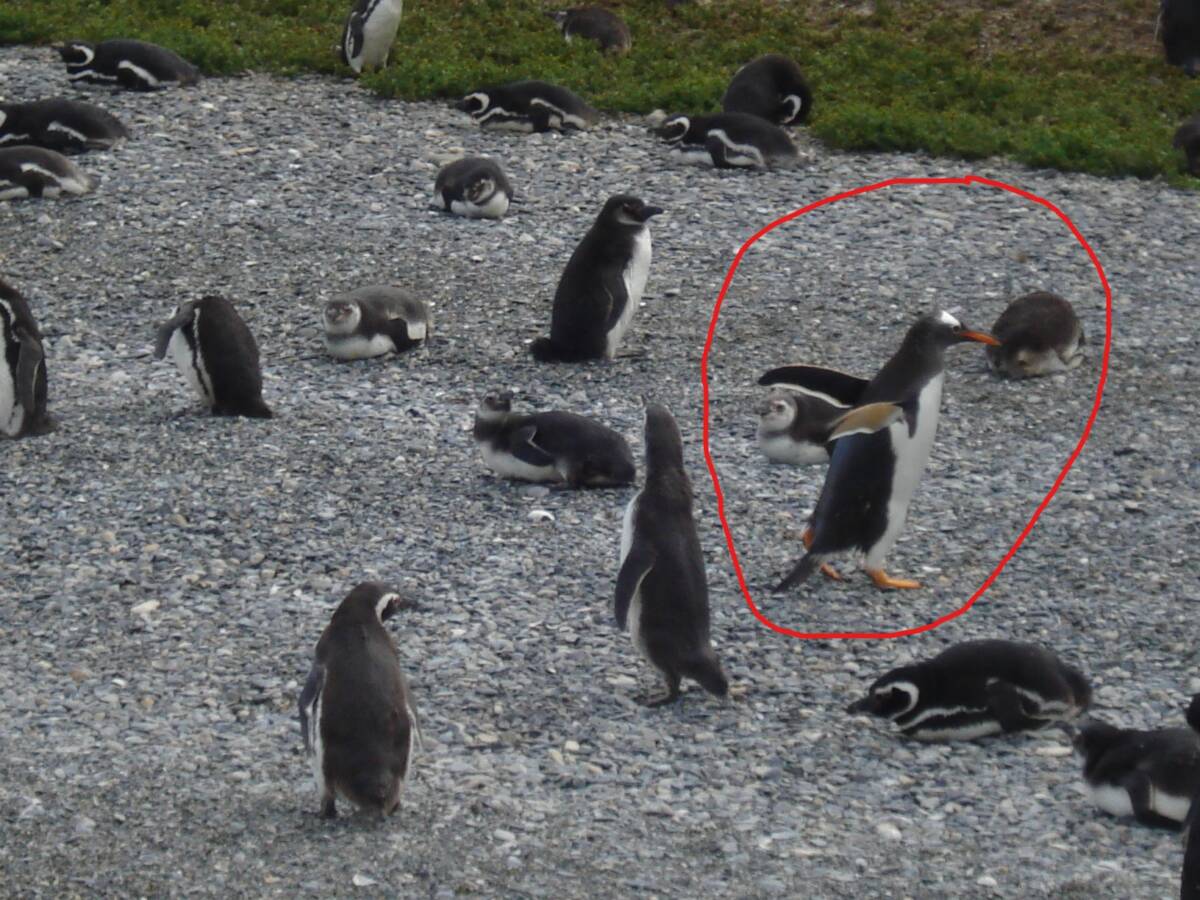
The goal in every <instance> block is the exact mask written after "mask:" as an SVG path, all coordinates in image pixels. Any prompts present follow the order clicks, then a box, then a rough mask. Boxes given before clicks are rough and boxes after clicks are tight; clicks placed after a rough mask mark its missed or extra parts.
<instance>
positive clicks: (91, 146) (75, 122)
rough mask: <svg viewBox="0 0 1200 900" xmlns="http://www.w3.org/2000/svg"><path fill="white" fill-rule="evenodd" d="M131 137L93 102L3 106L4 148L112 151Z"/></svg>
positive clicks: (1, 132)
mask: <svg viewBox="0 0 1200 900" xmlns="http://www.w3.org/2000/svg"><path fill="white" fill-rule="evenodd" d="M127 137H129V130H128V129H127V128H126V127H125V126H124V125H122V124H121V120H120V119H118V118H117V117H116V116H114V115H112V114H111V113H108V112H105V111H104V110H102V109H101V108H100V107H98V106H93V105H92V104H91V103H81V102H79V101H78V100H65V99H63V98H61V97H58V98H55V99H53V100H35V101H33V102H32V103H0V147H3V146H6V145H13V144H32V145H34V146H37V147H45V148H46V149H47V150H57V151H58V152H59V153H72V152H81V151H84V150H111V149H112V148H113V147H115V146H116V145H117V144H119V143H121V142H122V141H123V140H125V139H126V138H127Z"/></svg>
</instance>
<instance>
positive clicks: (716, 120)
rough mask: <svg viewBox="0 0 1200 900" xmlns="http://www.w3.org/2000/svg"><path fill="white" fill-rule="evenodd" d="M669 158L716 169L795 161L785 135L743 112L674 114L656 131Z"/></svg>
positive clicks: (786, 163)
mask: <svg viewBox="0 0 1200 900" xmlns="http://www.w3.org/2000/svg"><path fill="white" fill-rule="evenodd" d="M657 134H658V136H659V137H660V138H661V139H662V140H664V141H666V143H667V144H668V145H669V146H670V147H671V153H672V155H673V156H675V157H677V158H678V159H680V160H682V161H683V162H686V163H693V164H699V165H704V164H711V165H713V166H715V167H716V168H718V169H769V168H778V167H780V166H788V165H792V164H793V163H795V162H796V160H797V158H798V153H797V150H796V145H795V144H794V143H792V139H791V138H790V137H788V135H787V132H786V131H784V130H783V129H782V128H780V127H779V126H778V125H776V124H774V123H773V122H768V121H767V120H766V119H760V118H759V117H758V116H751V115H748V114H746V113H737V112H726V113H715V114H713V115H709V116H684V115H674V116H670V117H668V118H667V119H666V120H665V121H664V122H663V123H662V125H660V126H659V127H658V129H657Z"/></svg>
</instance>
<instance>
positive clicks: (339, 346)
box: [325, 334, 396, 359]
mask: <svg viewBox="0 0 1200 900" xmlns="http://www.w3.org/2000/svg"><path fill="white" fill-rule="evenodd" d="M325 349H327V350H328V351H329V355H330V356H334V357H337V358H338V359H371V358H372V357H376V356H383V355H384V354H385V353H391V352H392V351H393V350H395V349H396V345H395V344H393V343H392V339H391V338H390V337H388V336H387V335H386V334H373V335H371V336H370V337H364V336H363V335H361V334H351V335H347V336H346V337H332V336H329V335H326V337H325Z"/></svg>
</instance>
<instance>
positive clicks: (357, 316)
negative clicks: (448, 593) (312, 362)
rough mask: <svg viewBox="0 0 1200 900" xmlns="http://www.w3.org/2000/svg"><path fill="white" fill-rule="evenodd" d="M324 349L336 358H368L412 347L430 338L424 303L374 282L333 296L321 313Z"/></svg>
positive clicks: (406, 293)
mask: <svg viewBox="0 0 1200 900" xmlns="http://www.w3.org/2000/svg"><path fill="white" fill-rule="evenodd" d="M321 320H322V322H323V323H324V325H325V349H327V350H328V351H329V355H330V356H333V357H334V358H336V359H343V360H352V359H370V358H371V357H374V356H383V355H385V354H387V353H403V352H404V351H405V350H411V349H412V348H413V347H416V346H417V345H418V344H420V343H421V342H422V341H424V340H425V339H426V338H427V337H429V332H430V328H431V325H432V320H431V318H430V315H429V308H428V307H427V306H426V305H425V303H424V302H423V301H421V300H419V299H417V298H416V297H413V296H412V295H410V294H409V293H408V292H407V291H403V290H401V289H400V288H394V287H388V286H386V285H373V286H371V287H363V288H359V289H358V290H356V291H351V292H350V293H348V294H341V295H339V296H337V297H334V298H333V299H332V300H330V301H329V302H328V303H326V304H325V311H324V313H323V314H322V316H321Z"/></svg>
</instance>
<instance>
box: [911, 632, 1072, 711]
mask: <svg viewBox="0 0 1200 900" xmlns="http://www.w3.org/2000/svg"><path fill="white" fill-rule="evenodd" d="M918 666H919V668H921V669H922V670H923V671H924V674H925V677H926V678H927V679H928V682H927V686H928V687H929V688H930V689H932V690H936V691H937V692H938V695H939V697H940V698H941V699H943V700H948V701H952V702H958V703H961V704H962V705H970V704H971V703H974V702H976V701H977V700H978V699H979V697H981V696H983V695H984V692H985V689H986V687H987V682H988V680H989V679H1000V680H1001V681H1006V682H1009V683H1010V684H1014V685H1018V686H1022V687H1026V688H1029V689H1032V690H1037V691H1038V693H1040V694H1041V695H1042V696H1043V697H1047V698H1048V699H1062V700H1065V701H1068V702H1072V703H1073V705H1075V706H1078V707H1080V708H1086V707H1087V706H1088V705H1090V703H1091V688H1090V687H1089V686H1088V684H1087V680H1086V679H1085V678H1084V677H1083V675H1082V673H1080V672H1079V671H1078V670H1076V669H1074V668H1073V667H1071V666H1068V665H1067V664H1066V663H1064V662H1063V661H1062V660H1060V659H1059V658H1058V656H1057V655H1055V654H1054V653H1052V652H1051V651H1049V650H1047V649H1045V648H1043V647H1038V646H1035V645H1033V644H1023V643H1019V642H1017V641H1005V640H980V641H964V642H962V643H960V644H955V645H954V646H953V647H949V648H947V649H946V650H943V651H942V652H941V653H939V654H938V655H937V656H935V657H934V658H933V659H930V660H927V661H925V662H923V663H919V664H918ZM922 694H924V690H923V691H922ZM922 699H925V698H924V697H922Z"/></svg>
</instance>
